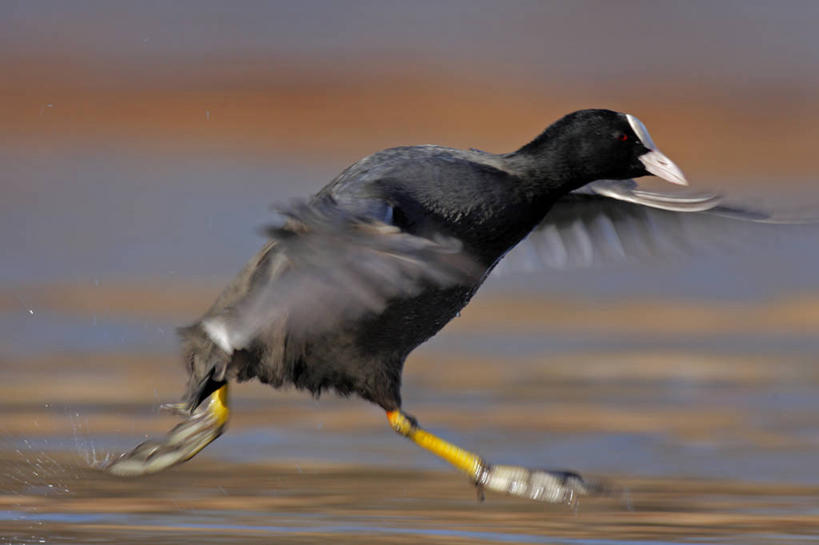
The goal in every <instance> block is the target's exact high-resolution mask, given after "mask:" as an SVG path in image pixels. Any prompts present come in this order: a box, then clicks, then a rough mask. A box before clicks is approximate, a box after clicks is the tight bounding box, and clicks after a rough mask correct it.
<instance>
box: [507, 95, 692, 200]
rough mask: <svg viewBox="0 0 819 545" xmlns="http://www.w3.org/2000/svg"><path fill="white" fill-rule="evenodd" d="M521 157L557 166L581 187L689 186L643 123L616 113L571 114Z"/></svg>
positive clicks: (528, 148)
mask: <svg viewBox="0 0 819 545" xmlns="http://www.w3.org/2000/svg"><path fill="white" fill-rule="evenodd" d="M517 154H522V155H528V156H529V157H530V158H531V159H533V160H534V161H537V162H541V164H544V165H555V166H556V167H557V168H558V169H560V170H559V172H558V174H559V175H560V177H561V178H563V179H564V180H565V181H567V182H568V181H570V182H573V183H575V184H579V185H583V184H585V183H588V182H591V181H593V180H599V179H626V178H637V177H640V176H648V175H654V176H657V177H659V178H662V179H663V180H666V181H668V182H671V183H674V184H679V185H688V182H687V181H686V179H685V176H684V175H683V173H682V171H681V170H680V169H679V167H677V165H675V164H674V163H673V162H672V161H671V160H670V159H669V158H668V157H666V156H665V154H663V153H662V152H660V150H658V149H657V146H656V145H655V144H654V141H653V140H652V139H651V135H649V133H648V129H646V127H645V125H643V123H642V122H641V121H640V120H639V119H637V118H636V117H635V116H633V115H631V114H624V113H620V112H615V111H612V110H603V109H590V110H580V111H577V112H573V113H570V114H568V115H566V116H564V117H563V118H561V119H559V120H558V121H556V122H555V123H553V124H552V125H551V126H550V127H549V128H547V129H546V130H545V131H544V132H543V134H541V135H540V136H539V137H538V138H536V139H535V140H534V141H532V142H531V143H529V144H527V145H526V146H524V147H523V148H521V149H520V150H519V151H518V152H517Z"/></svg>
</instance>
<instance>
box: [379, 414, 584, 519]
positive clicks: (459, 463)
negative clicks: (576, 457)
mask: <svg viewBox="0 0 819 545" xmlns="http://www.w3.org/2000/svg"><path fill="white" fill-rule="evenodd" d="M387 420H389V422H390V425H391V426H392V429H393V430H395V432H396V433H398V434H400V435H403V436H404V437H406V438H407V439H409V440H410V441H412V442H413V443H415V444H416V445H418V446H419V447H421V448H424V449H426V450H428V451H430V452H431V453H433V454H435V455H436V456H440V457H441V458H443V459H444V460H446V461H447V462H449V463H450V464H452V465H453V466H455V467H456V468H457V469H459V470H461V471H463V472H464V473H466V474H467V475H468V476H469V477H470V478H471V479H472V481H473V482H474V483H475V485H476V486H477V487H478V492H479V497H481V498H482V497H483V496H482V491H483V489H485V488H486V489H489V490H494V491H496V492H503V493H506V494H512V495H515V496H523V497H525V498H529V499H532V500H538V501H545V502H553V503H558V502H564V503H570V504H571V503H574V502H575V501H577V496H578V495H582V494H589V493H591V492H598V491H600V490H599V489H597V488H594V487H589V486H588V485H587V483H586V482H585V481H583V479H582V478H581V477H580V475H577V474H576V473H571V472H565V471H545V470H530V469H527V468H524V467H520V466H506V465H493V464H489V463H487V462H486V461H484V460H483V459H482V458H481V457H480V456H478V455H477V454H474V453H472V452H469V451H467V450H464V449H462V448H460V447H458V446H456V445H453V444H452V443H449V442H447V441H444V440H443V439H441V438H440V437H437V436H435V435H433V434H431V433H429V432H428V431H426V430H423V429H421V428H420V427H419V426H418V425H417V424H416V423H415V421H414V420H413V419H411V418H409V417H408V416H407V415H405V414H404V413H403V412H401V411H398V410H396V411H387Z"/></svg>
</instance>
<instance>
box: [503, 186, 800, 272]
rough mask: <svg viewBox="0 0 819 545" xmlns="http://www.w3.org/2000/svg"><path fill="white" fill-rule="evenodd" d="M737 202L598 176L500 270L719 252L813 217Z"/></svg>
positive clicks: (560, 207)
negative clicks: (779, 226) (738, 203)
mask: <svg viewBox="0 0 819 545" xmlns="http://www.w3.org/2000/svg"><path fill="white" fill-rule="evenodd" d="M814 221H816V220H814V219H809V218H807V217H806V216H805V215H804V214H796V215H792V216H791V217H788V216H777V215H773V214H771V213H766V212H764V211H761V210H754V209H752V208H748V207H742V206H733V205H731V204H729V203H726V202H725V200H724V198H723V197H722V196H721V195H719V194H716V193H702V192H691V191H678V192H674V193H660V192H655V191H649V190H645V189H642V188H640V186H639V185H638V184H637V183H636V182H634V181H633V180H599V181H596V182H593V183H591V184H589V185H587V186H585V187H584V188H582V189H580V190H577V191H574V192H571V193H569V194H568V195H566V196H565V197H564V198H562V199H560V200H559V201H558V202H557V203H555V205H554V207H553V208H552V209H551V210H550V211H549V213H548V214H547V215H546V217H545V218H544V220H543V221H542V222H541V223H540V224H539V225H538V226H537V227H536V228H535V229H534V230H533V231H532V232H531V233H530V234H529V236H528V237H527V238H526V239H524V240H523V241H522V242H521V243H520V244H519V245H518V246H517V247H515V248H514V249H513V250H512V251H510V252H509V254H508V255H507V256H506V257H505V258H504V259H503V260H502V261H501V262H500V263H499V265H498V267H497V270H498V271H499V272H501V273H503V272H509V271H530V270H538V269H542V268H543V267H544V266H546V267H552V268H577V267H588V266H591V265H595V264H601V263H611V262H616V261H627V260H632V259H646V258H651V257H655V256H663V257H668V256H674V255H690V254H692V253H707V252H709V251H711V252H713V251H721V250H724V249H726V248H736V247H741V246H743V245H748V244H756V243H758V242H759V241H760V240H762V239H764V240H767V241H768V242H770V241H775V240H776V239H777V237H779V236H782V235H783V234H785V233H784V232H783V230H782V229H779V228H775V227H774V226H772V225H759V224H763V223H767V224H771V223H776V224H792V223H810V222H814Z"/></svg>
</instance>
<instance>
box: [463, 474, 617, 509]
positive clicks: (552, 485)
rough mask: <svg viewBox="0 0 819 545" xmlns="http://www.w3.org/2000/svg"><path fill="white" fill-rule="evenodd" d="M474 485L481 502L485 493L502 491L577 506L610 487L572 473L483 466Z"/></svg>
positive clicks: (531, 498) (537, 499) (532, 498)
mask: <svg viewBox="0 0 819 545" xmlns="http://www.w3.org/2000/svg"><path fill="white" fill-rule="evenodd" d="M475 486H477V487H478V491H479V492H478V494H479V499H482V497H483V491H484V490H492V491H495V492H502V493H504V494H510V495H512V496H520V497H523V498H528V499H530V500H536V501H542V502H547V503H565V504H567V505H570V506H575V505H577V502H578V501H579V497H580V496H587V495H595V494H603V493H605V492H606V490H607V487H605V486H603V485H602V484H600V483H593V482H589V481H586V480H584V479H583V478H582V477H581V476H580V475H578V474H577V473H574V472H571V471H547V470H543V469H527V468H525V467H520V466H507V465H490V464H486V463H484V464H482V465H481V467H480V469H479V470H478V472H477V477H476V480H475Z"/></svg>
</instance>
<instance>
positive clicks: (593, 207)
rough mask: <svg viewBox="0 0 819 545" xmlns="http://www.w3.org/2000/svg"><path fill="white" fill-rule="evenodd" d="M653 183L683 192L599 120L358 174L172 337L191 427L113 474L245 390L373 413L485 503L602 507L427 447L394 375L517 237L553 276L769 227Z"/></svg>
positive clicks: (141, 450)
mask: <svg viewBox="0 0 819 545" xmlns="http://www.w3.org/2000/svg"><path fill="white" fill-rule="evenodd" d="M649 173H651V174H655V175H657V176H659V177H660V178H663V179H665V180H666V181H668V182H671V183H675V184H681V185H685V184H686V180H685V176H684V175H683V174H682V172H681V171H680V170H679V168H677V166H676V165H674V163H673V162H671V160H670V159H668V157H666V156H665V155H664V154H662V153H660V151H659V150H658V149H656V147H655V146H654V143H653V142H652V140H651V137H650V136H649V134H648V130H647V129H646V128H645V126H644V125H643V124H642V123H641V122H640V121H639V120H638V119H637V118H636V117H634V116H632V115H628V114H621V113H617V112H612V111H609V110H582V111H579V112H575V113H572V114H569V115H567V116H565V117H563V118H562V119H560V120H558V121H557V122H555V123H554V124H552V125H551V126H549V128H547V129H546V130H545V131H544V132H543V133H542V134H541V135H539V136H538V137H537V138H535V139H534V140H532V141H531V142H530V143H528V144H526V145H525V146H523V147H522V148H520V149H519V150H517V151H515V152H513V153H509V154H504V155H494V154H491V153H485V152H481V151H477V150H470V151H463V150H457V149H451V148H444V147H439V146H413V147H400V148H393V149H388V150H384V151H380V152H378V153H375V154H373V155H370V156H369V157H366V158H364V159H362V160H360V161H358V162H357V163H355V164H353V165H352V166H350V167H349V168H347V169H346V170H345V171H344V172H342V173H341V174H340V175H339V176H338V177H337V178H336V179H335V180H333V181H332V182H330V183H329V184H328V185H327V186H326V187H324V188H323V189H322V190H321V191H319V192H318V193H317V194H316V195H314V196H313V197H311V198H310V199H308V200H305V201H302V202H299V203H294V204H291V205H289V206H288V207H286V208H283V209H280V212H281V214H282V217H281V219H282V220H283V221H281V222H279V223H278V224H276V225H274V226H271V227H269V228H268V234H269V235H270V238H271V240H270V241H269V242H268V243H267V244H266V245H265V247H264V248H263V249H262V250H261V251H260V252H259V253H258V254H257V255H256V256H255V257H254V258H253V259H251V261H250V262H249V263H248V264H247V266H246V267H245V268H244V270H243V271H242V272H241V273H240V274H239V275H238V276H237V277H236V279H235V280H234V281H233V282H232V283H231V284H230V285H229V286H228V287H227V288H226V289H225V291H224V292H223V293H222V295H221V296H220V297H219V298H218V299H217V301H216V303H215V304H214V305H213V306H212V307H211V309H210V310H209V311H208V312H207V313H205V315H204V316H203V317H202V318H201V319H200V320H199V321H198V322H196V323H195V324H193V325H192V326H190V327H188V328H185V329H184V330H183V331H182V337H183V340H184V344H185V358H186V361H187V364H188V369H189V372H190V380H189V385H188V394H187V396H186V400H185V401H184V402H183V403H180V404H174V405H173V406H172V407H171V408H172V409H173V410H174V411H175V412H177V413H179V414H180V415H181V416H184V417H185V419H184V420H183V421H182V422H180V423H179V424H178V425H177V426H176V427H174V428H173V429H172V430H171V431H170V432H169V433H168V434H167V435H166V436H165V437H164V438H162V439H160V440H153V439H149V440H147V441H144V442H143V443H141V444H140V445H138V446H137V447H136V448H134V449H132V450H131V451H129V452H126V453H124V454H123V455H122V456H120V457H119V458H117V459H116V460H114V461H113V462H111V463H110V464H108V466H107V470H108V471H110V472H111V473H114V474H117V475H144V474H146V473H153V472H156V471H161V470H163V469H165V468H167V467H170V466H172V465H174V464H178V463H180V462H184V461H185V460H188V459H190V458H191V457H193V456H194V455H196V453H197V452H199V451H200V450H201V449H202V448H204V447H205V446H206V445H208V444H209V443H210V442H211V441H213V440H214V439H216V438H217V437H219V435H221V434H222V432H223V431H224V429H225V426H226V425H227V422H228V419H229V413H230V411H229V408H228V405H229V404H228V395H227V392H228V389H229V388H228V383H229V381H231V380H239V381H241V380H249V379H253V378H256V379H259V380H261V381H262V382H265V383H268V384H271V385H272V386H274V387H280V386H287V385H293V386H295V387H297V388H300V389H305V390H308V391H310V392H312V393H313V394H314V395H319V394H320V393H321V392H323V391H325V390H335V391H336V392H338V393H340V394H342V395H352V394H356V395H358V396H360V397H362V398H364V399H367V400H369V401H372V402H374V403H376V404H378V405H380V406H381V407H382V408H384V409H385V410H386V413H387V414H386V416H387V420H388V422H389V424H390V426H391V427H392V429H393V430H394V431H395V432H396V433H398V434H400V435H402V436H404V437H406V438H408V439H410V440H411V441H413V442H415V443H416V444H417V445H419V446H421V447H422V448H424V449H426V450H428V451H430V452H432V453H434V454H436V455H438V456H440V457H441V458H443V459H444V460H446V461H447V462H449V463H451V464H452V465H453V466H455V467H456V468H458V469H460V470H461V471H463V472H464V473H466V474H467V475H468V476H469V478H470V479H471V480H472V482H473V483H474V484H475V485H476V486H477V487H478V491H479V497H481V496H482V491H483V490H484V489H488V490H494V491H498V492H504V493H509V494H514V495H518V496H522V497H526V498H529V499H533V500H538V501H549V502H569V503H571V502H573V501H574V499H575V498H576V497H577V495H579V494H590V493H593V492H601V491H604V490H605V489H604V488H601V487H600V486H595V485H594V484H592V483H589V482H588V481H585V480H584V479H582V478H581V477H580V476H579V475H577V474H576V473H573V472H566V471H548V470H540V469H538V470H533V469H528V468H524V467H520V466H513V465H499V464H490V463H488V462H487V461H486V460H484V459H483V458H481V457H480V456H479V455H477V454H475V453H473V452H469V451H467V450H465V449H462V448H460V447H457V446H456V445H453V444H451V443H448V442H447V441H445V440H443V439H441V438H439V437H436V436H435V435H433V434H431V433H429V432H428V431H426V430H424V429H423V428H421V427H420V425H419V424H418V422H417V421H416V420H415V419H414V418H412V417H410V416H409V415H407V414H406V413H405V412H404V411H403V410H402V409H401V393H400V387H401V372H402V369H403V365H404V360H405V359H406V357H407V355H409V353H410V352H411V351H412V350H413V349H414V348H415V347H417V346H418V345H419V344H421V343H423V342H424V341H425V340H427V339H428V338H429V337H431V336H432V335H435V334H436V333H437V332H438V331H439V330H440V329H441V328H442V327H444V326H445V325H446V324H447V322H449V321H450V320H451V319H452V318H454V317H455V316H456V315H457V313H458V311H460V310H461V309H462V308H463V307H464V305H466V304H467V303H468V302H469V300H470V298H471V297H472V295H473V294H474V293H475V291H476V290H477V289H478V288H479V287H480V285H481V283H482V282H483V280H484V278H485V277H486V275H487V274H488V273H489V272H490V271H491V270H492V269H493V268H494V267H495V265H496V264H497V263H498V262H499V261H500V262H501V265H502V266H503V265H507V264H508V263H509V258H506V259H503V260H501V258H503V257H504V255H505V254H506V253H507V252H508V251H509V250H510V249H512V248H513V247H514V246H515V245H517V244H518V242H520V241H521V239H523V238H524V237H526V241H525V243H526V244H527V245H532V246H534V253H535V254H537V255H538V256H539V257H540V258H542V262H543V263H549V264H552V266H558V267H562V266H567V265H569V264H573V263H579V264H581V265H585V264H589V263H590V262H592V261H593V260H594V259H595V257H596V254H597V253H598V252H599V253H600V255H601V256H609V255H613V256H614V257H620V258H622V257H626V258H627V257H628V256H629V255H637V256H639V255H640V254H642V253H645V251H646V250H647V251H648V253H649V254H651V253H652V250H653V249H655V248H660V247H662V246H665V247H667V246H668V244H667V242H668V239H669V236H671V237H674V238H677V237H679V236H681V235H683V233H681V229H680V227H681V225H682V223H681V218H680V217H678V216H694V219H699V220H702V219H703V216H708V217H711V218H713V217H717V218H722V217H727V218H729V221H732V220H731V218H734V219H735V218H741V219H751V220H759V219H764V217H765V216H764V215H763V216H760V215H759V214H758V213H754V212H751V213H750V214H749V213H746V212H743V211H742V210H740V209H738V208H735V207H724V206H722V205H720V198H719V196H717V195H714V194H710V193H709V194H682V195H681V194H673V193H671V194H669V193H657V192H651V191H646V190H645V189H641V188H639V187H638V186H637V184H636V183H635V182H633V181H632V180H629V179H628V178H633V177H638V176H644V175H646V174H649ZM681 213H682V214H681ZM700 223H706V224H707V223H709V222H707V221H705V222H700ZM661 227H662V228H661ZM715 227H716V226H715ZM721 227H722V226H720V227H718V228H721ZM530 231H535V232H534V233H532V235H529V233H530ZM686 231H687V230H686ZM693 232H694V233H696V232H697V231H693ZM527 235H528V236H527ZM699 238H704V237H699ZM658 239H659V241H662V242H664V244H658V243H657V242H658ZM538 241H541V242H538ZM516 253H520V252H519V251H516ZM527 255H529V254H527ZM509 257H516V256H509Z"/></svg>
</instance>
